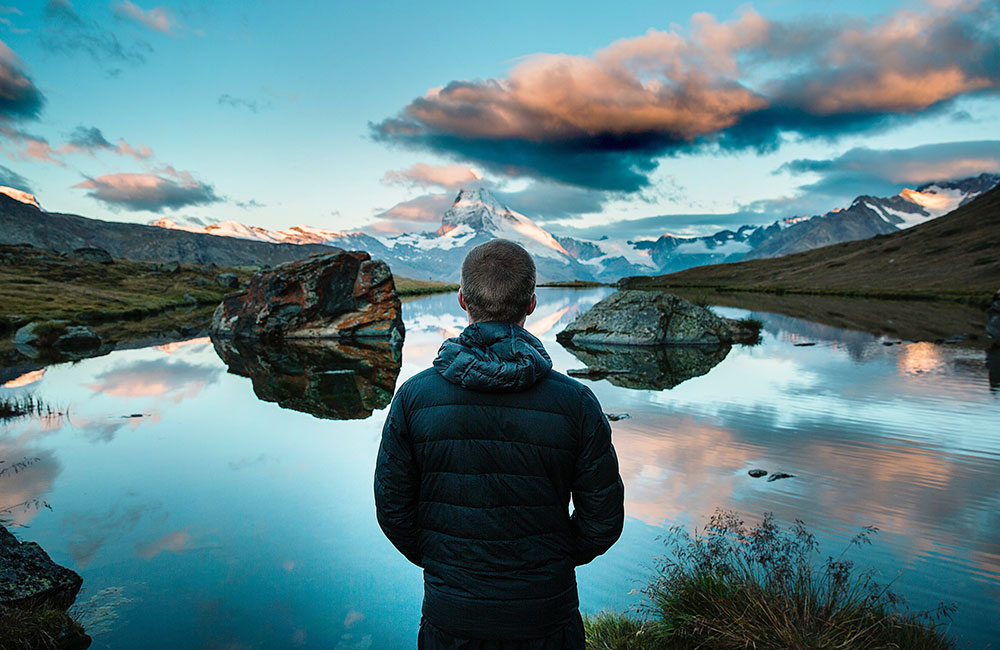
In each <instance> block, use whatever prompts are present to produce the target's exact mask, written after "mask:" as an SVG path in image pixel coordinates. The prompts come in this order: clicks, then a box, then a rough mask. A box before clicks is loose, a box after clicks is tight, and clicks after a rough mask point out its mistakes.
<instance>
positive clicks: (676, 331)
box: [556, 289, 758, 346]
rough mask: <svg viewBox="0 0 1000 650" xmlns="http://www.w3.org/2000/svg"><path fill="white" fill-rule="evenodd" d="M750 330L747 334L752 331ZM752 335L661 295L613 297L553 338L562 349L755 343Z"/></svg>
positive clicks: (622, 293) (691, 305)
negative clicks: (575, 347)
mask: <svg viewBox="0 0 1000 650" xmlns="http://www.w3.org/2000/svg"><path fill="white" fill-rule="evenodd" d="M750 330H753V331H752V332H751V331H750ZM757 338H758V332H757V331H756V329H755V328H748V327H746V326H743V325H741V324H740V323H737V322H736V321H733V320H730V319H727V318H721V317H719V316H717V315H716V314H714V313H712V312H711V311H710V310H708V309H706V308H705V307H700V306H698V305H696V304H694V303H692V302H690V301H688V300H685V299H684V298H681V297H679V296H675V295H673V294H670V293H664V292H662V291H639V290H635V289H628V290H625V291H618V292H617V293H613V294H611V295H610V296H608V297H607V298H605V299H604V300H602V301H600V302H599V303H597V304H596V305H594V306H593V307H591V308H590V309H589V310H588V311H586V312H584V313H583V314H581V315H580V316H578V317H577V319H576V320H574V321H573V322H572V323H570V325H569V326H568V327H567V328H566V329H564V330H563V331H562V332H559V334H557V335H556V340H557V341H559V342H560V343H562V344H563V345H567V344H569V343H572V344H575V345H593V344H597V345H702V346H703V345H714V346H718V345H723V344H729V343H734V342H745V343H751V342H753V343H755V342H756V341H757Z"/></svg>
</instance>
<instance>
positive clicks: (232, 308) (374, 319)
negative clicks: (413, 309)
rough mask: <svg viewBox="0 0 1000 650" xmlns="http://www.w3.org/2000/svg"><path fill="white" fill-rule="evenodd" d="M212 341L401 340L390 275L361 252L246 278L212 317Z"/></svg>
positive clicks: (302, 262)
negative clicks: (243, 286)
mask: <svg viewBox="0 0 1000 650" xmlns="http://www.w3.org/2000/svg"><path fill="white" fill-rule="evenodd" d="M211 329H212V333H213V334H214V335H216V336H222V337H235V338H243V339H264V340H279V339H326V338H331V339H358V338H366V337H385V338H387V339H389V340H390V341H399V340H402V338H403V320H402V316H401V307H400V303H399V298H398V297H397V296H396V289H395V285H394V283H393V279H392V273H391V272H390V271H389V267H388V266H386V264H385V263H384V262H380V261H377V260H372V259H371V257H370V256H369V255H368V253H365V252H362V251H353V252H346V251H343V252H337V253H327V254H324V255H314V256H312V257H309V258H306V259H304V260H300V261H296V262H288V263H286V264H282V265H280V266H276V267H274V268H272V269H269V270H266V271H260V272H258V273H256V274H254V276H253V277H252V278H251V279H250V284H249V286H248V287H247V288H246V289H244V290H243V291H239V292H237V293H231V294H228V295H227V296H226V297H225V298H223V300H222V303H221V304H220V305H219V307H218V309H216V311H215V315H214V316H213V318H212V328H211Z"/></svg>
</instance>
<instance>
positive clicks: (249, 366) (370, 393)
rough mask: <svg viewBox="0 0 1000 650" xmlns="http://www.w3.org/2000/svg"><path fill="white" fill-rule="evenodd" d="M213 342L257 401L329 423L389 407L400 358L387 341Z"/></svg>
mask: <svg viewBox="0 0 1000 650" xmlns="http://www.w3.org/2000/svg"><path fill="white" fill-rule="evenodd" d="M212 343H213V344H214V345H215V351H216V353H217V354H218V355H219V357H220V358H221V359H222V361H223V362H225V364H226V366H228V368H229V372H231V373H233V374H234V375H240V376H242V377H249V378H250V380H251V381H252V382H253V392H254V394H256V395H257V397H258V398H259V399H261V400H264V401H265V402H277V404H278V405H279V406H281V407H282V408H287V409H292V410H295V411H302V412H303V413H310V414H312V415H314V416H316V417H318V418H325V419H331V420H351V419H360V418H366V417H368V416H370V415H371V414H372V411H373V410H375V409H381V408H384V407H385V406H386V405H388V404H389V401H390V400H391V399H392V393H393V391H394V390H395V388H396V377H397V376H398V375H399V368H400V364H401V360H402V355H401V347H402V346H401V345H400V344H399V343H398V342H397V343H391V342H390V341H388V340H386V339H371V338H369V339H364V340H359V341H337V340H316V341H284V342H277V343H267V342H262V341H248V340H241V339H224V338H213V339H212Z"/></svg>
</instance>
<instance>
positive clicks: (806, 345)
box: [792, 341, 816, 348]
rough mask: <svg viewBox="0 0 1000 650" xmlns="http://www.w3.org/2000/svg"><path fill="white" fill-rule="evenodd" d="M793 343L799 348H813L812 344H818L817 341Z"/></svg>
mask: <svg viewBox="0 0 1000 650" xmlns="http://www.w3.org/2000/svg"><path fill="white" fill-rule="evenodd" d="M792 345H794V346H795V347H797V348H811V347H812V346H814V345H816V342H815V341H806V342H805V343H793V344H792Z"/></svg>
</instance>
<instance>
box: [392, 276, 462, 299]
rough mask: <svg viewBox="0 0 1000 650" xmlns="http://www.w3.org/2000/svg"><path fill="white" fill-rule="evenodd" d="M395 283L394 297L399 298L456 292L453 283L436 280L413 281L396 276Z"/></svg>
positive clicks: (455, 285) (456, 286) (456, 287)
mask: <svg viewBox="0 0 1000 650" xmlns="http://www.w3.org/2000/svg"><path fill="white" fill-rule="evenodd" d="M393 280H394V281H395V283H396V295H398V296H399V297H400V298H408V297H411V296H426V295H429V294H432V293H450V292H452V291H458V285H457V284H455V283H453V282H438V281H436V280H414V279H412V278H404V277H402V276H400V275H397V276H395V277H394V278H393Z"/></svg>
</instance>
